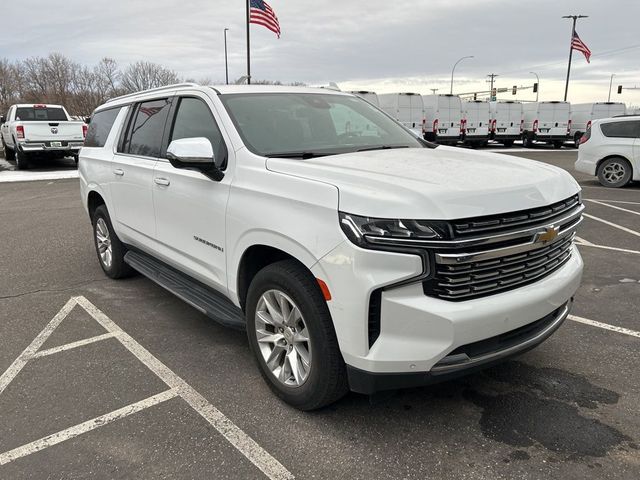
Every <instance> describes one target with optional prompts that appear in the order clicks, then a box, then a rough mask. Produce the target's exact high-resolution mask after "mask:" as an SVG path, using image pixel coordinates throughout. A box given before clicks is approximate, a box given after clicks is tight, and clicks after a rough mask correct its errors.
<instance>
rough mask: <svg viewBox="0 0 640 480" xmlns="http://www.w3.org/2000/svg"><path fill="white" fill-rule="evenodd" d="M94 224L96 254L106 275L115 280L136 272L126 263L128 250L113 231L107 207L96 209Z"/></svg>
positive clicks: (102, 206) (101, 206)
mask: <svg viewBox="0 0 640 480" xmlns="http://www.w3.org/2000/svg"><path fill="white" fill-rule="evenodd" d="M92 223H93V240H94V244H95V247H96V253H97V254H98V260H99V261H100V266H101V267H102V270H103V271H104V273H105V274H106V275H107V276H108V277H111V278H114V279H117V278H124V277H128V276H130V275H131V274H133V272H134V270H133V269H132V268H131V267H130V266H129V264H127V263H125V261H124V255H125V254H126V253H127V248H126V247H125V246H124V245H123V244H122V242H121V241H120V239H119V238H118V236H117V235H116V232H115V231H114V230H113V225H112V224H111V219H110V218H109V213H108V212H107V207H106V206H104V205H100V206H99V207H98V208H96V211H95V213H94V214H93V218H92Z"/></svg>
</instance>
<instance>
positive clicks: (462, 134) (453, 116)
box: [351, 90, 627, 148]
mask: <svg viewBox="0 0 640 480" xmlns="http://www.w3.org/2000/svg"><path fill="white" fill-rule="evenodd" d="M351 93H354V94H356V95H359V96H360V97H362V98H364V99H365V100H367V101H368V102H370V103H372V104H374V105H376V106H378V107H379V108H381V109H382V110H384V111H385V112H386V113H388V114H389V115H391V116H392V117H393V118H395V119H396V120H397V121H399V122H400V123H402V124H403V125H404V126H406V127H408V128H410V129H411V130H413V131H414V132H415V133H417V134H418V135H420V136H423V137H424V138H425V139H426V140H430V141H434V142H438V143H443V144H457V143H458V142H464V143H466V144H468V145H471V146H483V145H486V144H487V143H488V142H489V140H494V141H497V142H499V143H502V144H503V145H504V146H505V147H511V146H512V145H513V143H514V141H515V140H522V142H523V145H524V146H525V147H531V146H532V145H533V143H534V142H543V143H546V144H550V145H553V146H554V147H556V148H560V147H562V145H563V144H564V143H565V142H566V141H573V142H574V143H575V145H576V146H577V145H578V143H579V141H580V138H581V137H582V135H583V134H584V133H585V132H586V131H587V129H588V128H589V127H590V125H591V122H593V121H594V120H597V119H601V118H610V117H615V116H619V115H625V114H626V113H627V112H626V106H625V104H624V103H620V102H595V103H580V104H570V103H569V102H560V101H542V102H527V103H522V102H516V101H496V102H488V101H482V100H472V101H463V100H462V99H461V98H460V97H459V96H457V95H446V94H445V95H419V94H417V93H386V94H376V93H375V92H371V91H364V90H360V91H352V92H351Z"/></svg>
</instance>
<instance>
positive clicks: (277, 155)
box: [265, 152, 333, 160]
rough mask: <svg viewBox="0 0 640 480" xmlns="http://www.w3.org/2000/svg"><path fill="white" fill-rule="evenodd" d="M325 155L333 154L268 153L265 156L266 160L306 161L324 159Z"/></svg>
mask: <svg viewBox="0 0 640 480" xmlns="http://www.w3.org/2000/svg"><path fill="white" fill-rule="evenodd" d="M327 155H333V153H318V152H282V153H269V154H267V155H265V157H267V158H301V159H303V160H307V159H308V158H317V157H326V156H327Z"/></svg>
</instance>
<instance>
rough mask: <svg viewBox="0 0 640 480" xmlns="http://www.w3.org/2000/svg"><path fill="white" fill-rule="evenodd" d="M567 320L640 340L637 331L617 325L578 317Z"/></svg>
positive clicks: (571, 316)
mask: <svg viewBox="0 0 640 480" xmlns="http://www.w3.org/2000/svg"><path fill="white" fill-rule="evenodd" d="M567 318H568V319H569V320H573V321H574V322H579V323H584V324H585V325H591V326H592V327H598V328H604V329H605V330H610V331H612V332H617V333H622V334H624V335H629V336H631V337H636V338H640V332H636V331H635V330H629V329H628V328H624V327H617V326H615V325H609V324H608V323H602V322H597V321H595V320H589V319H588V318H582V317H578V316H576V315H569V316H568V317H567Z"/></svg>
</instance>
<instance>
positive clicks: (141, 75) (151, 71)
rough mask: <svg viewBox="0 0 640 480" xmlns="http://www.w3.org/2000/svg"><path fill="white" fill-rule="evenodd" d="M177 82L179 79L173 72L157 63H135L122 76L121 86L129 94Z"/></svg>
mask: <svg viewBox="0 0 640 480" xmlns="http://www.w3.org/2000/svg"><path fill="white" fill-rule="evenodd" d="M179 82H180V77H178V74H177V73H175V72H174V71H173V70H169V69H168V68H165V67H163V66H162V65H158V64H157V63H152V62H136V63H134V64H132V65H129V67H127V69H126V70H125V71H124V73H123V74H122V81H121V86H122V89H123V90H124V91H125V92H127V93H129V92H138V91H140V90H147V89H149V88H156V87H162V86H164V85H171V84H173V83H179Z"/></svg>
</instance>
